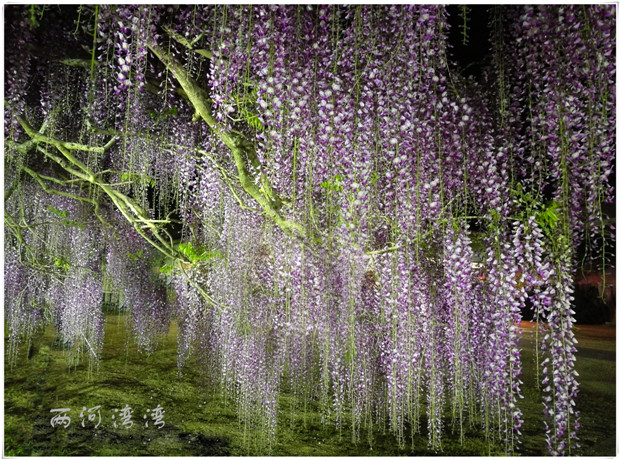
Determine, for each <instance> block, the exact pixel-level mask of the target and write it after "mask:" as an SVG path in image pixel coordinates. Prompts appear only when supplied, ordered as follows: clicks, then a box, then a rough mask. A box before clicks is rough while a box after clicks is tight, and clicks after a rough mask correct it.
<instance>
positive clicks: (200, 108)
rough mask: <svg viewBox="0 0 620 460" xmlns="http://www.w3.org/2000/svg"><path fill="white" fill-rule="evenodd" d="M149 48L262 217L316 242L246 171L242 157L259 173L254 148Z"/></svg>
mask: <svg viewBox="0 0 620 460" xmlns="http://www.w3.org/2000/svg"><path fill="white" fill-rule="evenodd" d="M149 49H150V50H151V51H152V52H153V53H154V54H155V56H156V57H157V58H158V59H159V60H160V61H161V62H162V63H163V64H164V65H165V66H166V67H167V68H168V70H170V72H171V73H172V75H174V77H175V78H176V79H177V81H178V82H179V84H180V85H181V87H182V88H183V90H184V91H185V93H186V95H187V99H188V100H189V102H190V103H191V104H192V106H193V107H194V109H195V110H196V113H197V114H198V115H200V118H202V119H203V120H204V121H205V122H206V123H207V125H208V126H209V128H211V130H212V131H213V133H214V134H216V135H217V136H218V137H219V138H220V139H221V140H222V142H223V143H224V144H225V145H226V146H227V147H228V148H229V149H230V153H231V155H232V158H233V160H234V162H235V167H236V169H237V175H238V179H239V183H240V184H241V186H242V188H243V189H244V190H245V192H246V193H248V194H249V195H250V196H251V197H252V198H253V199H254V200H255V201H256V202H257V203H258V204H259V205H260V207H261V208H262V210H263V212H264V213H265V215H267V216H268V217H270V218H271V219H272V220H273V221H274V222H275V224H276V225H278V226H279V227H280V228H281V229H282V230H283V231H284V232H285V233H286V234H288V235H291V236H297V237H301V238H312V239H316V236H314V237H313V235H310V234H309V232H308V231H307V229H306V228H305V227H304V226H303V225H301V224H299V223H298V222H293V221H291V220H288V219H286V218H285V217H283V216H282V214H281V208H282V205H283V200H282V198H281V197H280V196H279V195H278V194H277V193H276V192H275V191H274V190H273V188H272V186H271V184H270V182H269V180H268V178H267V177H266V175H264V174H262V173H260V174H261V175H260V177H258V178H257V177H254V175H253V174H252V173H251V172H250V170H249V167H248V164H246V158H247V159H248V160H249V161H250V163H251V164H252V167H253V169H254V170H256V171H261V170H262V167H261V164H260V161H259V160H258V157H257V155H256V147H255V145H254V144H253V143H252V142H250V141H249V140H248V139H246V138H245V137H244V136H243V135H242V134H241V133H238V132H236V131H227V130H225V129H224V128H223V127H222V125H221V124H220V123H219V122H218V121H217V120H216V119H215V117H214V116H213V114H212V111H211V103H210V98H209V95H208V94H207V93H206V91H205V90H204V89H203V88H202V87H200V85H198V83H196V81H194V80H193V79H192V78H191V76H190V75H189V73H188V72H187V71H186V70H185V68H184V67H183V65H182V64H181V63H179V62H177V61H176V60H175V59H174V58H173V57H172V56H170V54H168V52H166V51H165V50H163V49H162V48H161V47H160V46H158V45H156V44H154V43H150V44H149ZM225 179H227V178H225ZM258 183H261V187H259V186H258V185H257V184H258Z"/></svg>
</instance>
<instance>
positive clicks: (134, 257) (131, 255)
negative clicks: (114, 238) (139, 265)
mask: <svg viewBox="0 0 620 460" xmlns="http://www.w3.org/2000/svg"><path fill="white" fill-rule="evenodd" d="M142 254H143V251H142V249H140V250H139V251H138V252H135V253H131V252H130V253H128V254H127V257H129V258H130V259H131V260H138V259H139V258H140V257H142Z"/></svg>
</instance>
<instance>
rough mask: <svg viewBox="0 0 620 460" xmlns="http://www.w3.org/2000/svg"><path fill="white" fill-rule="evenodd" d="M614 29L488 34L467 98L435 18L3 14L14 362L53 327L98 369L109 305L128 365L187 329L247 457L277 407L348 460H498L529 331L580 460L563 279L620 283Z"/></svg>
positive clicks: (187, 359) (595, 22)
mask: <svg viewBox="0 0 620 460" xmlns="http://www.w3.org/2000/svg"><path fill="white" fill-rule="evenodd" d="M72 8H73V9H72ZM463 12H464V13H463V14H466V13H467V12H466V11H465V10H463ZM615 13H616V11H615V6H613V5H568V6H543V5H540V6H525V5H524V6H501V7H493V8H492V10H491V11H490V14H489V18H490V20H491V24H490V30H491V43H490V51H489V52H490V59H489V62H488V66H487V67H486V68H485V70H484V72H483V74H482V76H481V77H480V78H478V79H476V78H473V77H469V78H466V77H465V76H464V75H463V74H462V73H461V72H460V71H459V69H458V68H457V67H456V66H455V65H453V63H452V62H451V57H450V47H449V40H448V34H449V31H450V20H449V19H450V18H449V15H448V11H447V9H446V8H445V7H443V6H439V5H426V6H424V5H392V6H376V5H375V6H370V5H351V6H341V5H322V6H315V5H297V6H294V5H200V6H197V5H193V6H192V5H190V6H184V5H170V6H151V5H137V6H121V5H101V6H80V7H63V8H60V9H58V10H54V11H41V12H40V11H38V10H36V9H30V10H28V9H26V8H24V7H21V6H12V7H7V14H6V15H5V29H6V30H8V31H10V34H9V35H8V36H7V37H8V38H7V40H8V42H7V50H8V51H7V54H6V60H5V82H6V88H5V93H6V98H5V110H4V115H5V124H4V127H5V136H4V139H5V225H6V228H7V230H8V232H7V233H6V237H5V278H4V280H5V285H4V286H5V299H6V301H5V309H6V316H5V317H6V320H7V323H8V327H9V347H8V355H9V357H10V362H11V363H16V362H17V361H18V351H19V349H20V346H21V344H22V343H23V342H24V341H28V340H30V338H31V337H32V335H33V334H34V333H35V330H36V328H37V327H38V326H40V325H43V324H49V323H53V324H54V325H55V327H56V329H57V332H58V334H59V336H60V337H61V339H62V340H63V341H64V342H65V343H66V344H67V346H68V348H70V349H71V350H73V351H74V352H75V353H73V354H72V356H73V357H77V358H78V359H79V357H81V356H87V357H88V358H89V359H90V360H91V363H96V361H97V359H98V358H99V357H100V354H101V348H102V345H103V330H104V327H103V326H104V315H103V313H102V310H101V300H102V298H103V292H104V287H105V289H112V290H114V292H117V293H118V294H119V295H120V299H122V301H121V308H122V309H124V310H125V311H127V312H128V314H129V315H130V318H131V323H132V327H133V330H134V332H135V338H136V341H137V343H138V345H139V346H140V348H141V349H142V350H143V351H146V352H150V351H152V350H154V349H155V347H157V344H158V337H161V336H162V335H164V334H166V333H167V331H168V327H169V324H170V323H171V321H176V322H177V323H178V325H179V338H178V339H179V340H178V343H179V353H178V361H179V366H183V365H187V364H188V363H197V364H200V365H202V366H204V368H205V369H207V370H208V373H209V375H211V376H212V377H213V376H217V377H215V378H213V380H214V382H215V383H216V386H217V388H219V390H220V391H222V393H223V394H224V395H225V396H226V397H227V398H229V399H231V400H233V401H234V403H235V404H236V407H237V410H238V415H239V420H240V421H241V423H242V424H243V426H244V427H245V430H244V433H246V436H247V439H246V440H247V443H248V445H250V444H251V445H253V446H254V447H255V448H256V449H257V450H258V451H261V450H263V449H266V451H268V450H269V449H270V448H271V447H272V446H273V445H274V442H276V440H277V426H278V424H279V423H281V422H282V417H283V414H281V411H280V398H279V396H280V395H281V394H283V393H284V392H287V393H290V394H292V395H294V396H295V401H296V403H295V404H297V405H298V408H299V409H300V410H307V407H308V406H309V405H313V407H319V410H320V411H321V414H322V417H323V420H325V421H329V422H333V423H334V424H335V426H337V427H342V426H350V427H351V431H352V433H353V438H354V441H356V442H358V441H360V440H361V439H364V438H366V439H367V440H368V441H369V442H370V443H371V444H372V442H373V436H374V435H375V434H376V432H377V430H379V429H380V428H381V427H389V430H390V431H391V432H392V433H393V434H394V436H395V439H396V440H397V443H398V444H399V445H400V446H401V447H403V448H405V447H406V446H407V445H412V444H413V443H414V442H415V440H416V439H420V438H419V436H418V435H423V436H426V437H427V447H428V448H429V449H431V450H433V451H437V452H438V451H441V449H442V439H443V436H444V434H445V433H446V431H447V430H448V429H450V427H451V429H452V430H453V431H454V432H456V433H458V435H459V438H460V440H461V442H463V440H464V439H465V436H466V435H467V433H468V430H470V429H471V428H472V427H476V429H479V430H481V431H482V432H484V435H485V437H486V439H487V441H488V442H489V445H491V444H492V443H494V444H496V445H499V446H502V448H503V449H504V451H505V452H506V453H508V454H515V453H518V452H519V443H520V435H521V431H520V429H521V427H522V424H523V423H524V420H523V417H524V414H523V411H522V410H521V409H520V407H519V403H520V400H521V398H522V392H521V384H522V381H521V378H522V375H521V374H522V366H523V364H522V362H521V345H520V333H519V322H520V320H521V312H522V311H523V310H524V309H525V308H527V307H526V304H527V305H532V308H533V309H534V312H533V313H534V315H535V316H536V318H537V319H538V324H539V326H540V328H541V331H542V333H541V336H542V337H543V338H542V343H541V348H540V352H541V353H542V357H541V361H540V380H541V382H540V383H541V385H542V391H543V403H544V407H543V408H541V410H543V411H544V416H545V432H546V439H547V446H548V450H549V453H551V454H553V455H571V454H574V453H575V452H577V450H576V449H578V444H577V430H578V426H579V414H578V413H576V411H575V410H574V405H575V400H576V398H577V395H578V382H577V380H576V377H577V373H576V371H575V360H576V354H575V353H576V348H575V344H576V340H575V337H574V333H573V331H572V324H573V322H574V320H573V318H572V315H573V311H572V310H571V300H572V298H571V293H572V289H573V288H572V285H573V276H574V273H575V270H576V269H577V267H578V266H579V265H583V264H584V263H585V261H590V262H591V263H593V264H595V265H596V264H598V265H599V266H600V267H601V269H602V270H603V272H604V271H605V269H606V268H605V267H609V265H610V263H613V262H614V261H613V259H611V255H612V252H611V248H612V244H613V239H614V228H613V227H612V226H611V225H610V223H609V219H608V216H607V215H606V206H608V205H609V204H610V203H613V201H614V197H615V190H614V188H613V184H612V178H613V174H614V165H615V158H614V152H615V20H616V19H615ZM41 23H44V26H43V25H41ZM69 31H71V32H72V33H70V32H69ZM464 33H465V34H466V29H465V28H464ZM54 40H56V41H66V43H68V45H67V46H72V47H73V49H81V50H83V52H82V54H81V55H79V56H77V54H76V53H73V54H71V55H70V56H69V55H68V56H62V55H60V54H62V52H63V51H69V48H67V49H66V50H62V49H61V50H56V51H54V52H51V50H50V49H49V47H50V44H51V43H54Z"/></svg>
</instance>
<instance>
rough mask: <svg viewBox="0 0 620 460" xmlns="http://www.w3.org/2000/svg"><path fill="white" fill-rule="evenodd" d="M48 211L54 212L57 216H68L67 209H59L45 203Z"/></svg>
mask: <svg viewBox="0 0 620 460" xmlns="http://www.w3.org/2000/svg"><path fill="white" fill-rule="evenodd" d="M45 209H47V210H48V211H49V212H51V213H54V214H56V215H57V216H58V217H63V218H64V217H69V213H68V212H67V211H61V210H60V209H57V208H55V207H54V206H50V205H47V206H45Z"/></svg>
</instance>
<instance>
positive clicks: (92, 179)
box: [18, 117, 185, 260]
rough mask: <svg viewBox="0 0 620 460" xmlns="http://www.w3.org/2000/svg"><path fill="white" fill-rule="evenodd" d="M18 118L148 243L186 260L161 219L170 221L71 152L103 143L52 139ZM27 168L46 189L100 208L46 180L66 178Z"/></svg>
mask: <svg viewBox="0 0 620 460" xmlns="http://www.w3.org/2000/svg"><path fill="white" fill-rule="evenodd" d="M18 120H19V122H20V124H21V125H22V127H23V128H24V131H25V132H26V133H27V134H28V135H29V136H30V137H31V139H32V140H33V141H35V142H36V143H43V144H47V145H51V146H53V147H55V148H56V150H58V151H59V152H60V153H61V154H62V157H60V156H58V155H55V154H53V153H51V152H49V151H48V150H47V149H45V148H42V147H41V146H38V147H37V149H38V150H39V151H41V152H42V153H43V154H44V155H46V156H47V157H48V158H50V159H52V160H53V161H55V162H56V163H58V164H59V165H60V166H61V167H62V168H63V169H64V170H65V171H67V172H68V173H70V174H72V175H73V176H75V177H77V178H78V179H80V180H82V181H84V182H85V183H88V184H90V185H92V186H95V187H98V188H99V189H101V190H102V191H103V192H104V193H105V194H106V195H107V196H108V198H109V199H110V200H111V201H112V203H113V204H114V205H115V206H116V208H117V209H118V210H119V211H120V212H121V214H122V215H123V216H124V217H125V219H127V221H129V222H130V223H131V224H132V225H133V227H134V229H135V230H136V232H138V234H140V236H142V238H144V239H145V240H146V241H147V242H148V243H149V244H151V245H152V246H153V247H155V248H156V249H157V250H158V251H160V252H162V253H163V254H165V255H166V256H167V257H172V258H179V259H182V260H185V256H183V255H182V254H181V253H179V252H178V251H177V250H176V249H175V248H174V242H173V240H172V237H171V236H170V235H168V233H167V232H166V231H165V230H163V228H162V226H161V224H162V223H168V222H167V221H162V220H153V219H150V218H149V217H148V213H147V212H146V211H145V210H144V209H142V207H141V206H140V205H138V204H137V203H136V202H134V200H132V199H131V198H129V197H128V196H126V195H125V194H123V193H121V192H119V191H118V190H116V189H115V188H114V187H112V186H111V185H110V184H107V183H104V182H101V181H100V180H99V179H98V174H96V173H94V172H93V171H91V170H90V169H89V168H88V167H87V166H86V165H85V164H84V163H82V162H81V161H80V160H79V159H78V158H77V157H76V156H75V155H73V153H72V152H71V151H72V150H89V151H95V152H96V151H105V149H104V148H103V147H90V146H84V145H82V144H76V143H73V142H64V141H60V140H58V139H53V138H50V137H47V136H44V135H43V134H41V133H40V132H37V131H36V130H34V129H33V128H32V126H30V124H29V123H28V122H27V120H26V119H25V118H23V117H18ZM109 144H110V143H109V142H108V144H107V145H109ZM24 171H25V172H27V173H28V174H30V175H31V176H32V177H33V178H34V179H35V180H36V181H37V182H38V183H39V185H41V187H42V188H43V190H45V191H46V192H47V193H52V194H56V195H61V196H65V197H67V198H72V199H76V200H79V201H82V202H87V203H90V204H93V206H95V211H97V209H98V206H99V203H98V202H97V201H96V200H94V199H91V198H85V197H81V196H78V195H74V194H71V193H68V192H63V191H60V190H55V189H50V188H49V187H47V185H46V184H45V182H44V180H49V181H52V182H62V183H63V184H64V183H65V182H63V181H59V180H58V179H55V178H51V177H48V176H42V175H41V174H39V173H37V172H35V171H33V170H32V169H30V168H24ZM145 230H149V231H150V232H151V235H153V237H154V238H152V237H150V236H149V235H147V234H146V233H145ZM162 232H163V233H165V234H166V235H167V238H165V237H164V236H163V235H162Z"/></svg>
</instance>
